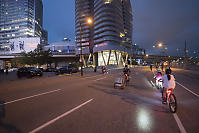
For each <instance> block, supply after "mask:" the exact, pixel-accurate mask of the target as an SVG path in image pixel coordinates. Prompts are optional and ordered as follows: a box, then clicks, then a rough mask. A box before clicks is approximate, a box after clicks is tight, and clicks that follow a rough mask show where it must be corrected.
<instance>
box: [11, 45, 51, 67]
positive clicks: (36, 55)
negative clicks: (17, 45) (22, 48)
mask: <svg viewBox="0 0 199 133" xmlns="http://www.w3.org/2000/svg"><path fill="white" fill-rule="evenodd" d="M51 57H52V53H51V51H50V50H48V51H43V49H42V46H41V45H38V47H37V48H36V49H35V50H34V51H30V52H28V53H25V52H22V53H21V54H20V56H19V57H16V58H15V59H13V60H12V62H13V64H20V65H22V66H24V65H38V66H41V65H44V64H51V63H52V58H51Z"/></svg>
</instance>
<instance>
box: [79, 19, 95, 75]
mask: <svg viewBox="0 0 199 133" xmlns="http://www.w3.org/2000/svg"><path fill="white" fill-rule="evenodd" d="M86 22H87V24H92V23H93V20H92V19H91V18H88V19H87V21H86ZM79 23H80V62H81V76H83V58H82V23H81V20H80V21H79Z"/></svg>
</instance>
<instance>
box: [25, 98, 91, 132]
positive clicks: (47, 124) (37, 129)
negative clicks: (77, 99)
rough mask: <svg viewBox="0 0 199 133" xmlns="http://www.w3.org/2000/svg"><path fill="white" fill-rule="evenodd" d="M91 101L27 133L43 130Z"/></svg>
mask: <svg viewBox="0 0 199 133" xmlns="http://www.w3.org/2000/svg"><path fill="white" fill-rule="evenodd" d="M92 100H93V99H90V100H88V101H86V102H84V103H82V104H80V105H79V106H77V107H75V108H73V109H71V110H69V111H67V112H65V113H64V114H62V115H60V116H58V117H56V118H54V119H52V120H50V121H49V122H46V123H45V124H43V125H41V126H39V127H38V128H36V129H34V130H32V131H30V132H29V133H36V132H38V131H40V130H42V129H43V128H45V127H47V126H49V125H50V124H52V123H54V122H56V121H57V120H59V119H61V118H63V117H65V116H67V115H69V114H70V113H72V112H73V111H75V110H77V109H79V108H81V107H82V106H84V105H86V104H88V103H89V102H91V101H92Z"/></svg>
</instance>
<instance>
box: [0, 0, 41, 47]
mask: <svg viewBox="0 0 199 133" xmlns="http://www.w3.org/2000/svg"><path fill="white" fill-rule="evenodd" d="M42 27H43V4H42V0H0V49H1V50H6V48H7V47H8V46H9V40H10V39H15V38H23V37H42V30H43V28H42Z"/></svg>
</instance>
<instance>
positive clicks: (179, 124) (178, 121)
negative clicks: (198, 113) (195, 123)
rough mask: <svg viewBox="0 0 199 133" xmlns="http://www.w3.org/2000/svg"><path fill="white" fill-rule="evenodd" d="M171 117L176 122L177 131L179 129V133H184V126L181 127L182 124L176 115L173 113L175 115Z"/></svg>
mask: <svg viewBox="0 0 199 133" xmlns="http://www.w3.org/2000/svg"><path fill="white" fill-rule="evenodd" d="M173 117H174V118H175V120H176V122H177V124H178V127H179V129H180V132H181V133H186V130H185V128H184V126H183V125H182V122H181V121H180V119H179V117H178V115H177V114H176V113H175V114H173Z"/></svg>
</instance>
